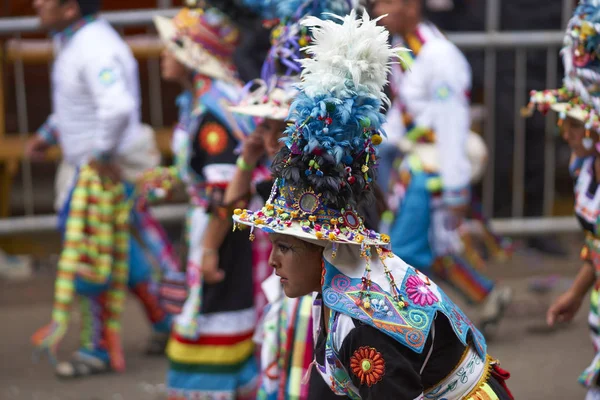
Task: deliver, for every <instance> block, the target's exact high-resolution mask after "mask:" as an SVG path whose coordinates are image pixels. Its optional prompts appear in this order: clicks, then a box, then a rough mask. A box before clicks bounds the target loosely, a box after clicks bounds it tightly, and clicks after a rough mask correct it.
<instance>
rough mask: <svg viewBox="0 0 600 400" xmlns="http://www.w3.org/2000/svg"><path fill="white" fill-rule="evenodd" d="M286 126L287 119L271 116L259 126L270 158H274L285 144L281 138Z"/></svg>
mask: <svg viewBox="0 0 600 400" xmlns="http://www.w3.org/2000/svg"><path fill="white" fill-rule="evenodd" d="M285 126H286V124H285V121H279V120H275V119H270V118H265V119H264V120H263V122H261V124H260V125H259V126H258V129H260V131H261V132H260V136H261V137H262V138H263V143H264V146H265V150H266V152H267V155H268V156H269V157H270V158H273V157H274V156H275V154H277V152H278V151H279V149H281V147H282V146H283V143H282V142H280V141H279V139H281V137H282V136H283V131H284V130H285Z"/></svg>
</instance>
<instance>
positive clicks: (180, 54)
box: [155, 6, 258, 399]
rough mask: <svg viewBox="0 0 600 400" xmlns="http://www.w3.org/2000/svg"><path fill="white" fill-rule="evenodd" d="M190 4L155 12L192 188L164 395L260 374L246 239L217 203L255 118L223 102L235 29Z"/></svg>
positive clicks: (179, 150)
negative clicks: (182, 287) (184, 294)
mask: <svg viewBox="0 0 600 400" xmlns="http://www.w3.org/2000/svg"><path fill="white" fill-rule="evenodd" d="M190 7H191V8H184V9H183V10H181V11H180V12H179V13H178V14H177V15H176V16H175V17H174V18H173V19H167V18H163V17H156V18H155V24H156V27H157V29H158V32H159V34H160V36H161V38H162V39H163V41H164V42H165V44H166V45H167V48H166V50H165V52H164V54H163V64H162V67H163V68H162V70H163V77H164V78H166V79H168V80H172V81H177V82H179V83H181V85H182V87H183V89H184V92H183V93H182V95H181V96H180V97H179V99H178V105H179V110H180V118H179V124H178V125H177V128H176V130H175V133H174V138H173V147H174V152H175V154H176V157H175V160H176V174H177V177H178V178H179V179H181V180H183V182H184V183H185V185H186V187H187V192H188V195H189V196H190V208H189V212H188V220H187V234H188V238H187V239H188V261H187V268H186V274H187V284H188V290H189V295H188V298H187V300H186V302H185V304H184V305H183V309H182V312H181V314H179V315H178V316H177V317H176V318H175V322H174V329H173V332H172V334H171V338H170V341H169V344H168V346H167V355H168V357H169V360H170V367H169V373H168V378H167V386H168V396H169V399H196V398H203V399H204V398H206V399H243V398H250V397H252V396H253V395H254V393H255V385H256V382H257V379H256V378H257V375H258V368H257V365H256V362H255V359H254V344H253V341H252V337H253V334H254V328H255V325H256V318H255V310H254V300H253V280H252V246H251V244H250V243H248V241H247V240H246V238H245V237H244V235H243V234H240V232H232V231H231V223H230V220H229V218H228V214H226V213H223V212H222V211H223V194H224V192H225V190H226V188H227V186H228V184H229V182H230V181H231V179H232V177H233V175H234V173H235V171H236V156H235V153H234V150H235V149H236V147H237V145H238V142H240V141H241V140H242V139H243V138H244V136H245V135H246V134H247V133H249V132H251V131H252V130H253V129H254V125H253V122H252V120H251V119H250V118H239V117H238V118H236V117H235V116H234V114H232V113H231V112H230V111H229V109H228V106H230V105H232V104H236V103H237V102H238V101H239V96H240V94H241V90H242V86H241V84H240V83H239V82H238V80H237V78H236V71H235V68H234V66H233V63H232V56H233V52H234V50H235V48H236V44H237V43H238V39H239V33H238V30H237V28H236V27H235V26H234V25H233V24H232V23H231V21H230V20H229V19H228V17H227V16H225V15H224V14H223V13H222V12H220V11H218V10H217V9H214V8H208V9H205V10H203V9H200V8H195V7H192V6H190ZM241 204H246V199H243V201H242V203H241Z"/></svg>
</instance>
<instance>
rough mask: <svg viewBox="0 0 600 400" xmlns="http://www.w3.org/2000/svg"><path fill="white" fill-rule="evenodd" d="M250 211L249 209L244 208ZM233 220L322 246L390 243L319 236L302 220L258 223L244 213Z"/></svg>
mask: <svg viewBox="0 0 600 400" xmlns="http://www.w3.org/2000/svg"><path fill="white" fill-rule="evenodd" d="M243 211H248V210H243ZM233 221H234V222H235V223H237V224H240V225H246V226H250V227H254V228H258V229H260V230H261V231H263V232H266V233H279V234H281V235H290V236H294V237H296V238H298V239H300V240H304V241H307V242H310V243H315V244H318V245H321V246H326V245H327V243H340V244H356V245H365V246H386V245H388V244H389V240H387V241H384V240H373V239H368V238H365V239H364V240H362V241H357V240H349V239H347V238H346V237H345V236H343V235H336V238H335V239H331V238H330V237H329V236H328V235H327V234H325V233H324V234H323V236H322V237H318V236H317V235H316V231H314V230H311V232H306V231H305V230H303V229H302V225H301V223H300V222H292V223H291V224H290V225H289V226H283V227H276V226H270V225H267V224H257V223H256V222H254V221H251V220H249V219H247V218H246V217H243V216H242V215H234V216H233Z"/></svg>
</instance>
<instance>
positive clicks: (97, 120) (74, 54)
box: [50, 19, 141, 165]
mask: <svg viewBox="0 0 600 400" xmlns="http://www.w3.org/2000/svg"><path fill="white" fill-rule="evenodd" d="M59 36H61V35H58V36H57V37H56V38H55V40H54V47H55V53H56V59H55V61H54V65H53V69H52V89H53V93H52V109H53V114H52V116H51V117H50V122H51V123H52V124H53V125H54V127H55V128H56V129H57V131H58V133H59V134H58V136H59V142H60V145H61V148H62V151H63V155H64V157H65V159H66V161H68V162H69V163H70V164H73V165H80V164H82V163H84V162H86V161H88V160H89V159H90V158H92V157H94V156H96V155H98V154H99V153H108V154H119V155H122V154H125V152H126V150H127V148H128V146H129V145H130V144H131V143H132V142H133V141H134V140H135V138H136V136H137V135H138V134H139V133H140V130H141V125H140V103H141V102H140V88H139V76H138V65H137V61H136V60H135V58H134V57H133V54H132V53H131V50H130V49H129V47H128V46H127V44H126V43H125V42H124V41H123V39H122V38H121V37H120V35H119V34H118V33H117V32H116V31H115V30H114V29H113V28H112V27H111V26H110V25H109V24H108V22H106V21H104V20H101V19H99V20H94V21H91V22H89V23H87V24H86V25H85V26H83V27H82V28H80V29H79V30H77V31H76V32H75V33H74V34H73V36H72V37H70V38H60V37H59Z"/></svg>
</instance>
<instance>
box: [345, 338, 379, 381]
mask: <svg viewBox="0 0 600 400" xmlns="http://www.w3.org/2000/svg"><path fill="white" fill-rule="evenodd" d="M350 369H352V372H353V373H354V375H356V376H358V378H359V379H360V384H361V385H364V384H367V385H368V386H372V385H374V384H376V383H377V382H379V381H380V380H381V378H383V375H384V374H385V360H384V359H383V357H382V356H381V353H380V352H378V351H377V350H376V349H375V348H374V347H366V346H364V347H361V348H359V349H358V350H356V351H355V352H354V354H353V355H352V357H351V358H350Z"/></svg>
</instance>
